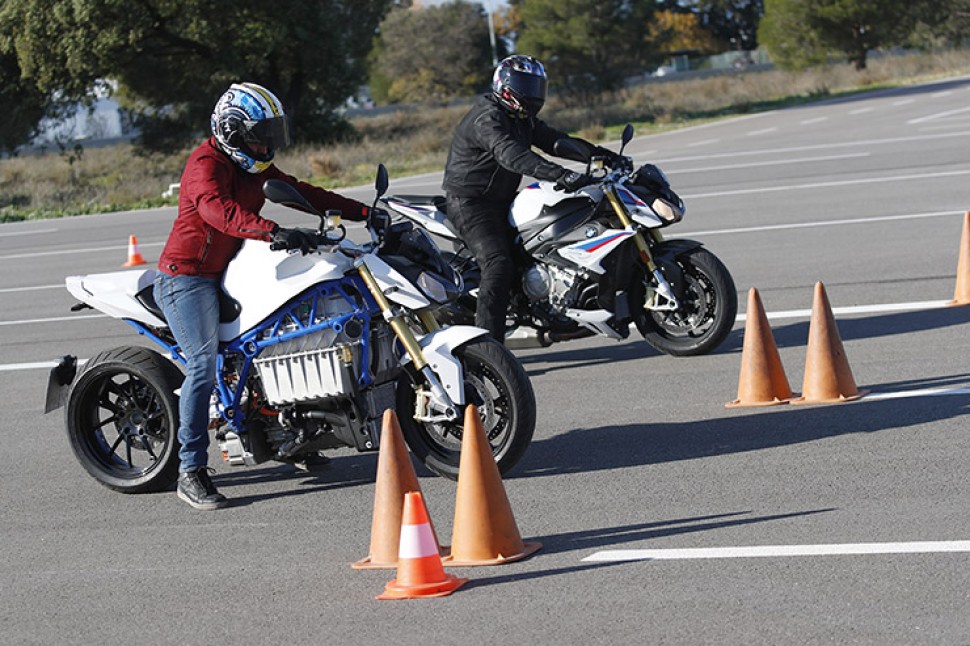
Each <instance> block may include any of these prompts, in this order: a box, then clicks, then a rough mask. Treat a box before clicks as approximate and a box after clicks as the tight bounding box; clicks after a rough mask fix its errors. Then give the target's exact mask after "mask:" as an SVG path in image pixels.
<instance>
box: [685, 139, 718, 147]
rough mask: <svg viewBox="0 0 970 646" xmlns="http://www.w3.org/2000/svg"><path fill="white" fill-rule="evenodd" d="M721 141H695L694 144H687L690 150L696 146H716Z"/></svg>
mask: <svg viewBox="0 0 970 646" xmlns="http://www.w3.org/2000/svg"><path fill="white" fill-rule="evenodd" d="M719 141H720V139H704V140H702V141H695V142H693V143H690V144H687V147H688V148H693V147H694V146H706V145H708V144H716V143H717V142H719Z"/></svg>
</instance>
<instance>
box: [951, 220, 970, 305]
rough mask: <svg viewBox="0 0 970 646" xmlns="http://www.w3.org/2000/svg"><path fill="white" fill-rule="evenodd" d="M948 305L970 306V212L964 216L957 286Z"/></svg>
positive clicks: (958, 259)
mask: <svg viewBox="0 0 970 646" xmlns="http://www.w3.org/2000/svg"><path fill="white" fill-rule="evenodd" d="M947 305H970V211H967V212H966V213H964V214H963V234H962V235H961V236H960V255H959V257H958V258H957V284H956V287H955V288H954V290H953V300H952V301H950V302H949V303H947Z"/></svg>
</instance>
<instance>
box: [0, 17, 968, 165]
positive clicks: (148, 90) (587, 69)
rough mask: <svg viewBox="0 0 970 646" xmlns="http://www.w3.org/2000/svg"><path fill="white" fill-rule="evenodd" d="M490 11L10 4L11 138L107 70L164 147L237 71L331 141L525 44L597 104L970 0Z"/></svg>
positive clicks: (854, 38)
mask: <svg viewBox="0 0 970 646" xmlns="http://www.w3.org/2000/svg"><path fill="white" fill-rule="evenodd" d="M488 18H489V16H488V15H487V14H486V12H485V9H484V8H483V6H482V4H480V3H478V2H472V1H469V0H452V1H451V2H448V3H445V4H440V5H434V6H430V5H429V6H422V5H421V4H420V3H419V2H417V1H414V2H412V1H411V0H354V1H353V2H345V1H342V0H275V1H274V2H272V3H267V2H263V1H257V0H232V1H231V2H230V1H229V0H4V1H3V3H2V5H0V98H2V99H3V104H4V105H5V106H7V114H6V117H7V118H6V119H4V120H3V121H2V122H0V150H5V151H12V150H15V149H16V148H17V147H18V146H20V145H22V144H23V143H25V142H26V141H28V140H29V139H30V138H31V137H32V136H33V135H34V134H35V133H36V131H37V127H38V124H39V123H40V121H41V119H43V118H45V117H47V118H55V119H56V118H58V117H59V116H61V115H63V114H64V113H65V111H67V110H69V109H73V108H74V106H76V105H77V104H78V103H84V102H90V101H91V100H92V98H93V97H94V96H95V95H96V93H97V92H98V91H99V90H100V91H103V90H104V87H105V80H106V79H107V80H110V81H111V87H112V88H115V89H114V97H115V99H116V100H118V102H119V104H120V105H121V106H122V107H123V108H124V110H125V112H126V114H127V115H128V116H129V118H130V120H131V122H132V123H133V124H134V125H135V126H136V127H137V129H138V131H139V132H140V143H141V144H142V145H143V146H145V147H147V148H149V149H160V150H166V149H169V150H171V149H177V148H178V147H180V146H183V145H185V143H186V142H187V140H188V139H189V138H191V137H197V136H198V135H199V134H200V133H201V132H204V131H205V128H206V126H207V124H208V115H209V113H210V111H211V109H212V105H213V103H214V101H215V99H216V97H218V96H219V94H221V93H222V91H224V90H225V88H226V87H227V86H228V85H229V84H230V83H231V82H233V81H237V80H252V81H256V82H258V83H261V84H263V85H266V86H267V87H269V88H271V89H273V90H274V91H275V92H276V93H277V94H278V96H280V98H281V100H282V101H283V103H284V105H285V106H286V108H287V112H288V113H289V114H290V116H291V118H292V119H293V121H294V127H295V129H296V131H297V133H298V136H299V138H300V139H301V140H302V141H307V142H326V141H329V140H334V139H337V138H341V137H347V136H352V135H353V133H352V131H351V129H350V127H349V125H348V124H347V122H346V121H345V120H343V119H342V118H341V116H340V115H341V108H342V106H343V105H344V103H345V101H346V99H347V98H348V97H350V96H354V95H356V94H357V92H358V89H359V87H360V86H362V85H368V86H369V87H370V91H371V93H372V96H373V97H374V98H375V99H377V100H378V101H380V102H382V103H394V102H408V103H414V102H417V103H422V102H432V103H440V102H444V101H449V100H451V99H453V98H456V97H462V96H470V95H472V94H475V93H476V92H480V91H483V90H484V89H485V88H487V86H488V82H489V79H490V74H491V71H492V66H493V61H494V60H495V59H496V58H502V57H504V56H505V55H507V54H508V53H510V52H513V51H515V52H519V53H526V54H531V55H533V56H536V57H538V58H539V59H540V60H542V61H543V62H544V63H545V64H546V68H547V70H548V72H549V74H550V79H551V84H552V86H553V87H554V88H555V89H556V91H557V92H558V93H560V94H561V95H562V96H563V98H564V99H565V100H567V101H570V100H575V101H586V100H589V99H590V97H594V96H598V95H599V94H601V93H602V92H604V91H609V90H614V89H616V88H618V87H620V86H621V85H622V83H623V81H624V79H625V78H627V77H629V76H631V75H635V74H642V73H643V72H644V71H645V70H648V69H652V68H653V67H655V66H656V65H657V64H659V63H660V62H662V61H663V60H664V59H665V58H667V57H669V56H671V55H675V54H683V53H689V54H696V55H708V54H716V53H722V52H725V51H731V50H737V51H739V52H740V51H745V50H752V49H755V48H757V47H759V45H760V46H762V47H764V48H765V49H767V50H768V52H769V54H770V55H771V57H772V59H773V60H774V61H775V63H776V64H777V65H779V66H782V67H785V68H790V69H798V68H804V67H807V66H810V65H815V64H818V63H820V62H824V61H829V60H832V59H833V58H837V59H842V60H845V61H847V62H848V63H850V64H852V65H854V66H855V67H856V68H859V69H862V68H864V67H865V64H866V57H867V55H868V54H869V53H870V52H871V51H873V50H876V49H880V48H886V47H893V46H908V47H922V48H927V47H940V46H953V45H959V44H961V43H962V41H963V40H964V39H965V37H966V35H967V33H968V30H970V0H597V1H596V2H589V0H510V1H509V2H508V4H507V5H506V6H505V7H503V9H502V10H501V11H499V12H497V13H496V14H495V15H493V16H491V19H492V20H491V23H492V25H494V33H496V34H497V38H495V39H494V40H493V39H492V38H490V33H489V22H490V21H489V20H488ZM493 43H494V44H493Z"/></svg>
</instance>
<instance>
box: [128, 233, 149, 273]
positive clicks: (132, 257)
mask: <svg viewBox="0 0 970 646" xmlns="http://www.w3.org/2000/svg"><path fill="white" fill-rule="evenodd" d="M147 264H148V263H146V262H145V259H144V258H142V257H141V252H140V251H138V239H137V238H135V236H128V262H126V263H125V264H123V265H122V267H135V266H137V265H147Z"/></svg>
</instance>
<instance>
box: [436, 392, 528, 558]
mask: <svg viewBox="0 0 970 646" xmlns="http://www.w3.org/2000/svg"><path fill="white" fill-rule="evenodd" d="M540 547H542V544H541V543H523V542H522V538H521V536H520V535H519V528H518V527H517V526H516V524H515V518H514V517H513V516H512V506H511V505H510V504H509V498H508V496H507V495H506V494H505V487H503V486H502V479H501V476H500V475H499V471H498V465H497V464H495V458H494V457H493V456H492V449H491V446H489V443H488V439H487V438H486V437H485V429H484V428H483V427H482V420H481V418H480V417H479V416H478V409H477V408H475V406H471V405H469V406H468V407H467V408H466V409H465V426H464V432H463V433H462V439H461V457H460V459H459V461H458V492H457V494H456V497H455V522H454V525H453V527H452V535H451V554H450V555H448V556H446V557H445V558H444V561H445V563H447V564H448V565H498V564H500V563H508V562H509V561H517V560H519V559H522V558H525V557H526V556H529V555H530V554H532V553H533V552H535V551H536V550H538V549H539V548H540Z"/></svg>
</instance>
